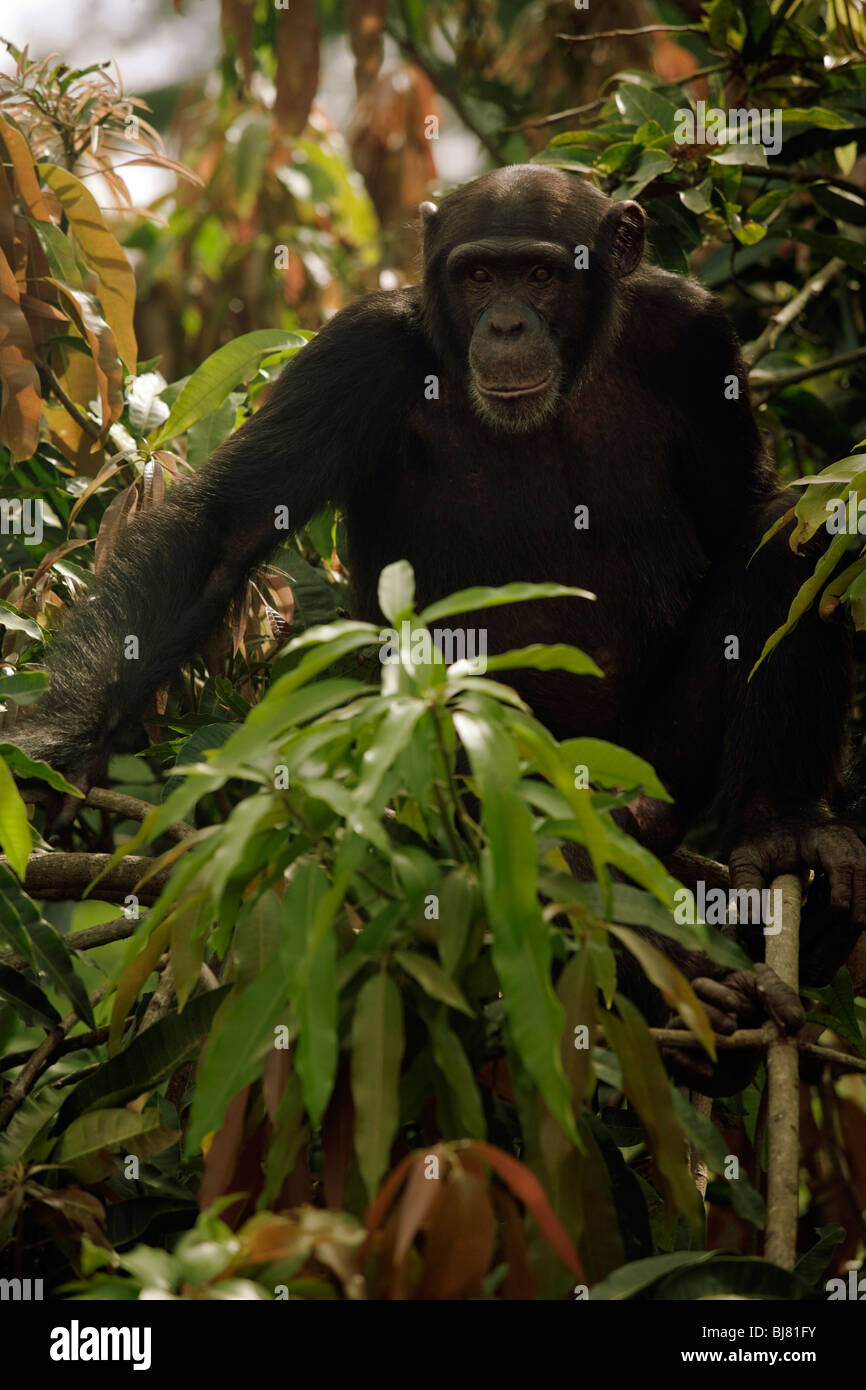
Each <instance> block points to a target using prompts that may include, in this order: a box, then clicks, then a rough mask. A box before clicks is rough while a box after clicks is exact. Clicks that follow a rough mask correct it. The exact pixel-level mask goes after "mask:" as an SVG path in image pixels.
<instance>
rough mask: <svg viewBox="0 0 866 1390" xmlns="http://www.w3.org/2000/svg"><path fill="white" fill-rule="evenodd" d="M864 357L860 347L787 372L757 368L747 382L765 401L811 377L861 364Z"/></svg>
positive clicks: (864, 349) (865, 349)
mask: <svg viewBox="0 0 866 1390" xmlns="http://www.w3.org/2000/svg"><path fill="white" fill-rule="evenodd" d="M864 357H866V347H860V348H854V349H852V351H851V352H840V353H839V355H838V357H825V358H824V360H823V362H813V363H812V364H811V365H810V366H808V367H792V368H791V370H790V371H789V372H776V373H773V372H762V371H761V370H760V368H758V369H757V370H754V371H751V372H750V373H749V381H750V382H751V384H752V385H753V386H755V387H756V388H757V393H756V394H757V398H758V399H759V400H767V399H768V398H769V397H770V396H772V395H774V394H775V393H776V391H781V390H783V389H784V388H785V387H786V386H793V385H794V383H795V382H797V381H808V380H809V379H810V378H811V377H813V376H823V375H824V374H825V372H835V371H838V369H839V368H840V367H850V366H851V364H852V362H862V360H863V358H864Z"/></svg>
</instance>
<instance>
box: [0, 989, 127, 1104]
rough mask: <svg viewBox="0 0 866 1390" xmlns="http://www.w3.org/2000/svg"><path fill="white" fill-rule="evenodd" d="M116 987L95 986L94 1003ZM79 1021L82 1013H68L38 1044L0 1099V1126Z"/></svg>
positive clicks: (51, 1060) (31, 1086)
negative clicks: (79, 1014)
mask: <svg viewBox="0 0 866 1390" xmlns="http://www.w3.org/2000/svg"><path fill="white" fill-rule="evenodd" d="M113 988H114V986H113V984H110V983H106V984H104V985H100V986H99V989H96V990H94V992H93V993H92V994H91V996H90V1002H91V1004H98V1003H99V1001H100V999H102V998H103V996H104V995H105V994H107V993H108V991H109V990H110V989H113ZM77 1022H78V1014H76V1013H72V1014H67V1016H66V1018H64V1019H63V1020H62V1021H61V1022H60V1023H58V1025H57V1027H56V1028H52V1030H51V1032H50V1033H49V1034H48V1036H47V1037H46V1038H44V1039H43V1040H42V1042H41V1043H40V1044H39V1046H38V1047H37V1048H36V1050H35V1052H34V1053H33V1055H32V1057H31V1058H30V1060H29V1062H27V1063H26V1065H25V1066H24V1067H22V1069H21V1072H20V1073H19V1075H18V1077H17V1078H16V1079H15V1081H13V1082H12V1085H11V1086H10V1087H9V1090H8V1091H7V1092H6V1094H5V1096H4V1097H3V1099H2V1101H0V1130H4V1129H5V1128H6V1126H7V1125H8V1123H9V1121H10V1120H11V1119H12V1116H13V1115H14V1114H15V1111H16V1110H17V1109H18V1107H19V1106H20V1105H21V1103H22V1102H23V1101H24V1100H26V1098H27V1096H28V1095H29V1093H30V1091H31V1090H32V1088H33V1086H35V1084H36V1082H37V1081H38V1080H39V1078H40V1076H41V1075H42V1073H43V1072H44V1071H47V1069H48V1067H50V1066H51V1065H52V1063H53V1062H54V1060H55V1057H56V1055H57V1049H58V1048H59V1047H60V1046H61V1044H62V1043H63V1042H64V1040H65V1038H66V1035H67V1034H68V1033H70V1032H71V1031H72V1029H73V1028H74V1027H75V1025H76V1023H77Z"/></svg>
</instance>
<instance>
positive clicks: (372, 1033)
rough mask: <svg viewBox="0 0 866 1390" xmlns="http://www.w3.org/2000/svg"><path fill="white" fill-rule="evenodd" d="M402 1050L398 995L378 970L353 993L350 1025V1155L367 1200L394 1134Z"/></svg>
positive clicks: (381, 1173)
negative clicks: (352, 1131) (352, 1130)
mask: <svg viewBox="0 0 866 1390" xmlns="http://www.w3.org/2000/svg"><path fill="white" fill-rule="evenodd" d="M403 1047H404V1037H403V1002H402V1000H401V998H400V991H399V990H398V989H397V986H396V985H395V984H394V981H393V980H392V979H391V978H390V976H388V975H386V974H385V972H384V971H381V970H380V971H377V972H376V974H375V975H373V976H371V977H370V979H369V980H366V981H365V982H364V984H363V985H362V986H361V988H360V990H359V991H358V998H357V1000H356V1003H355V1019H354V1023H353V1027H352V1068H351V1079H352V1100H353V1102H354V1105H355V1152H356V1154H357V1156H358V1165H359V1167H360V1169H361V1176H362V1178H363V1179H364V1186H365V1187H366V1189H367V1194H368V1196H371V1197H372V1195H373V1193H374V1192H375V1191H376V1188H377V1187H378V1186H379V1183H380V1181H381V1179H382V1177H383V1176H384V1174H385V1172H386V1171H387V1168H388V1163H389V1159H390V1154H391V1145H392V1144H393V1142H394V1140H395V1138H396V1136H397V1126H398V1123H399V1117H400V1063H401V1061H402V1059H403Z"/></svg>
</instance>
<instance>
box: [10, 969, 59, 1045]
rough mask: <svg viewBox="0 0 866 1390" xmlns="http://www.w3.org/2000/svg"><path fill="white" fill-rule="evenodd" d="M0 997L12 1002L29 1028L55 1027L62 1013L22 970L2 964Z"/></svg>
mask: <svg viewBox="0 0 866 1390" xmlns="http://www.w3.org/2000/svg"><path fill="white" fill-rule="evenodd" d="M0 997H2V998H3V999H5V1000H6V1002H7V1003H8V1004H11V1005H12V1007H13V1009H14V1010H15V1012H16V1013H17V1014H18V1015H19V1016H20V1018H21V1020H22V1022H23V1023H24V1024H26V1026H27V1027H28V1028H49V1029H50V1028H53V1027H54V1025H55V1024H56V1023H59V1022H60V1015H59V1013H58V1012H57V1010H56V1009H55V1007H54V1005H53V1004H52V1003H51V1000H50V999H49V998H48V997H47V995H46V994H45V993H44V992H43V991H42V990H41V989H40V988H39V986H38V985H37V984H34V982H33V980H29V979H28V978H27V976H26V975H24V974H22V972H21V971H20V970H14V969H13V968H12V966H10V965H0Z"/></svg>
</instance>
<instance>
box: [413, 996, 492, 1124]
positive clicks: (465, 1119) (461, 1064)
mask: <svg viewBox="0 0 866 1390" xmlns="http://www.w3.org/2000/svg"><path fill="white" fill-rule="evenodd" d="M427 1027H428V1028H429V1030H430V1041H431V1043H432V1045H433V1060H434V1062H435V1063H436V1066H437V1067H438V1068H439V1071H440V1072H441V1073H442V1076H443V1077H444V1079H445V1082H446V1084H447V1086H448V1091H449V1100H450V1102H451V1106H452V1110H453V1114H454V1120H455V1123H456V1125H457V1134H456V1135H455V1136H454V1137H455V1138H460V1139H486V1138H487V1125H486V1124H485V1122H484V1106H483V1105H482V1102H481V1094H480V1092H479V1090H478V1085H477V1083H476V1081H475V1075H474V1073H473V1070H472V1066H471V1063H470V1061H469V1058H468V1057H467V1056H466V1052H465V1051H464V1048H463V1044H462V1043H461V1041H460V1039H459V1038H458V1036H457V1034H456V1033H455V1032H454V1030H453V1028H452V1027H451V1025H450V1024H449V1022H448V1019H447V1017H446V1015H445V1011H444V1009H437V1010H436V1012H435V1013H434V1014H432V1015H431V1017H430V1018H429V1019H428V1020H427Z"/></svg>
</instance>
